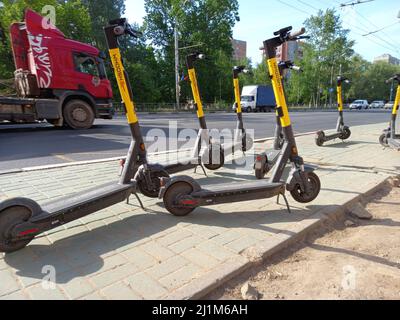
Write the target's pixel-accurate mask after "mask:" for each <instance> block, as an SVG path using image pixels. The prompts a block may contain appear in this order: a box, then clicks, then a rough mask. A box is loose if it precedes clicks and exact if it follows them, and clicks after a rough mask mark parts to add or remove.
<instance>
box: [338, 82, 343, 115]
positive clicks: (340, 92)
mask: <svg viewBox="0 0 400 320" xmlns="http://www.w3.org/2000/svg"><path fill="white" fill-rule="evenodd" d="M337 101H338V109H339V111H343V96H342V86H341V85H340V86H338V87H337Z"/></svg>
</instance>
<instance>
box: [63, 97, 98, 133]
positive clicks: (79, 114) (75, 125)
mask: <svg viewBox="0 0 400 320" xmlns="http://www.w3.org/2000/svg"><path fill="white" fill-rule="evenodd" d="M94 118H95V115H94V112H93V109H92V108H91V106H90V105H89V104H87V103H86V102H84V101H82V100H71V101H70V102H68V103H67V104H66V105H65V107H64V119H65V122H66V123H67V125H68V126H69V127H70V128H72V129H75V130H84V129H90V128H91V127H92V125H93V123H94Z"/></svg>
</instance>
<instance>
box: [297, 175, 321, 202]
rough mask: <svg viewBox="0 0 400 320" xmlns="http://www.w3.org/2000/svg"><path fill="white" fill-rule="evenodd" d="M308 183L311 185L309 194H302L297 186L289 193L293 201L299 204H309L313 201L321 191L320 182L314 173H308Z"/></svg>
mask: <svg viewBox="0 0 400 320" xmlns="http://www.w3.org/2000/svg"><path fill="white" fill-rule="evenodd" d="M308 181H309V183H310V184H311V193H309V194H305V193H303V192H302V191H301V190H300V186H298V185H297V186H296V187H295V188H294V190H293V191H291V192H290V193H291V195H292V197H293V199H294V200H296V201H297V202H299V203H310V202H312V201H314V200H315V199H316V198H317V197H318V195H319V193H320V191H321V180H320V179H319V177H318V176H317V175H316V174H315V173H314V172H309V173H308Z"/></svg>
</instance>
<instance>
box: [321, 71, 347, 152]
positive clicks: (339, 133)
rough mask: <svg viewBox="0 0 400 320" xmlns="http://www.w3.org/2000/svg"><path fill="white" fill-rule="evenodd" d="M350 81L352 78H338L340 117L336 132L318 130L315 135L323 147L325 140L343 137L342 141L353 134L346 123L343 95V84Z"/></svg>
mask: <svg viewBox="0 0 400 320" xmlns="http://www.w3.org/2000/svg"><path fill="white" fill-rule="evenodd" d="M343 82H344V83H350V80H349V79H347V78H346V77H342V76H339V77H338V78H337V100H338V110H339V119H338V122H337V126H336V132H335V133H333V134H329V135H328V134H325V132H324V131H322V130H321V131H318V132H317V135H316V137H315V143H316V144H317V146H318V147H322V146H323V145H324V143H325V142H328V141H332V140H335V139H341V140H342V141H344V140H347V139H349V138H350V136H351V131H350V128H349V127H347V126H345V125H344V118H343V95H342V84H343Z"/></svg>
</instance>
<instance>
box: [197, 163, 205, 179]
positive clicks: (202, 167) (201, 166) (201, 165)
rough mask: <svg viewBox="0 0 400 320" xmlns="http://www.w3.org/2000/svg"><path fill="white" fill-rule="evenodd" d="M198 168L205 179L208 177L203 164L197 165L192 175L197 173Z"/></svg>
mask: <svg viewBox="0 0 400 320" xmlns="http://www.w3.org/2000/svg"><path fill="white" fill-rule="evenodd" d="M198 167H200V168H201V170H203V173H204V175H205V176H206V177H208V175H207V172H206V169H205V168H204V166H203V164H198V165H197V167H196V168H194V173H197V168H198Z"/></svg>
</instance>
